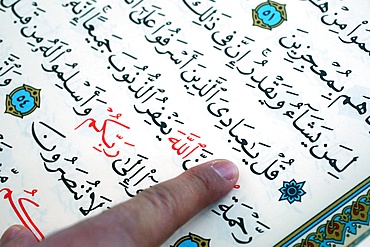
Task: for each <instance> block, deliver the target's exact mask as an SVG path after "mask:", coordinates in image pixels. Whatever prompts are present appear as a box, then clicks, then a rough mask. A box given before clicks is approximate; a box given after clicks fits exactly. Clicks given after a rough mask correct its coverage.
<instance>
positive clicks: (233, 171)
mask: <svg viewBox="0 0 370 247" xmlns="http://www.w3.org/2000/svg"><path fill="white" fill-rule="evenodd" d="M211 167H212V168H213V169H214V170H215V172H216V173H217V174H218V175H220V176H221V177H222V178H224V179H226V180H228V181H231V182H234V183H236V181H237V180H238V178H239V169H238V167H237V166H236V165H235V164H234V163H233V162H231V161H229V160H225V159H219V160H214V161H213V163H212V165H211Z"/></svg>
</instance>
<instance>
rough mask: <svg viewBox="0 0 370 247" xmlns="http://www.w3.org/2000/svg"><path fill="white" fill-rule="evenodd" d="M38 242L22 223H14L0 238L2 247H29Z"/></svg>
mask: <svg viewBox="0 0 370 247" xmlns="http://www.w3.org/2000/svg"><path fill="white" fill-rule="evenodd" d="M36 243H37V241H36V239H35V237H34V236H33V234H32V232H31V231H29V230H28V229H27V228H26V227H24V226H22V225H12V226H11V227H9V228H8V229H7V230H6V231H5V232H4V234H3V235H2V236H1V239H0V246H1V247H7V246H19V247H28V246H32V245H34V244H36Z"/></svg>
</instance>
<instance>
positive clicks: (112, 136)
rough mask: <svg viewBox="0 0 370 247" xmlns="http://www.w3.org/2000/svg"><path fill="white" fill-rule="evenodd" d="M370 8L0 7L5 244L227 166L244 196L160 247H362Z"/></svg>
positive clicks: (196, 4)
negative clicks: (9, 237) (185, 175)
mask: <svg viewBox="0 0 370 247" xmlns="http://www.w3.org/2000/svg"><path fill="white" fill-rule="evenodd" d="M369 8H370V3H369V2H368V1H366V0H361V1H356V2H343V1H330V2H322V1H315V0H313V1H293V0H286V1H279V2H272V1H269V2H268V1H257V0H253V1H241V0H240V1H236V0H234V1H226V0H224V1H221V0H215V1H169V0H167V1H164V0H162V1H154V0H144V1H138V0H136V1H135V0H125V1H110V2H109V3H108V2H106V1H99V0H96V1H92V0H90V1H64V2H59V1H45V0H39V1H35V2H28V1H10V0H0V20H1V24H2V28H1V31H0V62H1V65H0V94H1V103H0V110H1V112H2V114H1V117H0V134H1V136H0V137H1V139H0V148H1V150H0V163H1V166H0V176H1V181H0V182H1V183H0V186H1V188H0V191H1V194H2V195H3V196H4V200H0V208H1V218H2V220H1V224H0V231H4V230H5V229H6V228H7V227H8V226H10V225H11V224H16V223H17V224H19V223H23V224H24V222H26V224H28V225H29V227H30V228H31V230H32V231H33V233H34V234H35V237H36V238H38V239H42V238H43V237H44V236H48V235H49V234H51V233H53V232H55V231H57V230H60V229H62V228H64V227H67V226H70V225H72V224H74V223H76V222H78V221H81V220H83V219H85V218H87V217H90V216H92V215H96V214H98V213H100V212H102V211H104V210H107V209H109V208H110V207H112V206H113V205H116V204H118V203H120V202H123V201H125V200H128V199H130V198H131V197H133V196H135V195H136V194H138V193H140V191H142V190H144V189H146V188H148V187H150V186H153V185H155V184H157V183H158V182H161V181H164V180H166V179H169V178H172V177H174V176H176V175H178V174H180V173H181V172H183V171H184V170H185V169H187V168H190V167H192V166H194V165H196V164H201V163H203V162H206V161H208V160H212V159H217V158H226V159H229V160H231V161H233V162H234V163H235V164H237V165H238V167H239V170H240V179H239V181H238V183H237V186H236V187H235V189H233V190H232V191H231V192H230V193H229V194H228V195H227V196H226V197H225V198H224V199H222V200H221V201H219V202H217V203H216V204H214V205H212V206H210V207H209V208H207V209H205V210H204V211H203V212H202V213H201V214H199V215H197V216H196V217H195V218H194V219H192V220H191V221H190V222H189V223H187V224H186V225H185V226H184V227H182V228H181V229H179V230H178V231H177V232H176V233H175V234H174V235H173V236H172V237H171V238H170V239H169V240H168V241H167V242H166V243H165V244H164V245H163V246H185V244H189V243H191V242H192V241H193V240H192V239H191V235H189V233H191V234H195V235H197V236H199V237H200V238H203V239H208V240H209V242H208V243H207V244H208V245H209V246H239V245H241V246H244V245H249V246H273V245H275V244H278V243H279V244H278V245H279V246H304V244H307V242H310V241H311V242H312V243H315V244H319V243H321V244H329V243H330V244H336V245H337V246H340V245H341V244H342V245H345V244H346V243H349V242H351V241H353V240H354V239H355V238H356V237H358V236H359V235H360V234H361V233H362V232H364V231H365V230H366V229H367V228H368V226H369V219H370V217H369V216H370V215H369V208H370V205H369V199H368V196H369V191H370V190H369V188H370V185H369V184H370V177H369V172H370V166H369V165H368V160H369V158H370V154H369V152H368V147H369V142H370V127H369V125H370V114H369V112H368V108H369V102H370V88H369V83H368V82H369V78H368V73H367V72H368V70H369V65H370V57H369V55H370V31H369V30H370V25H369V24H368V20H369V19H370V18H369V17H370V16H369V14H368V11H367V10H368V9H369ZM21 198H26V199H23V201H22V200H21V201H18V200H19V199H21ZM24 200H28V201H24ZM13 202H14V203H15V204H14V205H13V204H12V203H13ZM334 202H335V203H334ZM22 203H23V204H24V205H25V209H21V206H22V205H23V204H22ZM325 210H326V211H325ZM358 212H360V214H358ZM17 213H19V215H17ZM335 215H344V216H346V217H347V218H346V219H350V220H343V219H344V218H343V217H344V216H343V217H342V218H340V219H339V218H338V217H336V216H335ZM358 215H359V216H358ZM27 216H29V217H27ZM348 217H349V218H348ZM23 221H24V222H23ZM306 223H307V224H306ZM304 224H306V225H305V226H304V227H303V228H302V227H301V226H302V225H304ZM334 226H335V227H334ZM337 226H338V228H336V227H337ZM297 229H299V230H297ZM296 230H297V231H296ZM316 231H317V234H316V235H315V234H314V233H315V232H316ZM310 234H311V235H310ZM312 234H313V235H312ZM184 237H185V238H184ZM181 239H183V240H182V242H181ZM184 239H185V240H184ZM283 239H284V240H283ZM282 240H283V241H282ZM186 241H188V242H186ZM194 241H195V240H194ZM194 241H193V242H192V243H193V244H196V243H195V242H194Z"/></svg>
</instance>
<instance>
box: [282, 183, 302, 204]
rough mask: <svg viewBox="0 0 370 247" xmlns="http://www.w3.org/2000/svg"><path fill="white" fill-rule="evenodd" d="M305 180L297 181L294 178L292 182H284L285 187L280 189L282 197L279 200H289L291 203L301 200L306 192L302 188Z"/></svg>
mask: <svg viewBox="0 0 370 247" xmlns="http://www.w3.org/2000/svg"><path fill="white" fill-rule="evenodd" d="M304 184H305V181H303V182H300V183H297V182H296V181H295V180H294V179H293V180H291V181H290V182H286V181H284V182H283V187H281V188H280V189H279V191H280V192H281V197H280V198H279V201H283V200H287V201H288V202H289V203H290V204H292V203H293V202H301V198H302V196H303V195H304V194H306V192H305V191H304V190H303V189H302V187H303V185H304Z"/></svg>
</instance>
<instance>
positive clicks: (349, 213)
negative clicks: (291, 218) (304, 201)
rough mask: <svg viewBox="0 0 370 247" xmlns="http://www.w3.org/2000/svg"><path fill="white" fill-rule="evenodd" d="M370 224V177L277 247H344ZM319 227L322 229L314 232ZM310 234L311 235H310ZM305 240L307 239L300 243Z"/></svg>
mask: <svg viewBox="0 0 370 247" xmlns="http://www.w3.org/2000/svg"><path fill="white" fill-rule="evenodd" d="M330 216H331V218H330ZM325 220H326V223H325V222H324V221H325ZM369 221H370V176H369V177H368V178H367V179H365V180H364V181H362V182H361V183H360V184H358V185H357V186H356V187H354V188H353V189H352V190H350V191H349V192H347V193H346V194H345V195H344V196H342V197H341V198H339V199H338V200H336V201H335V202H334V203H332V204H331V205H329V206H328V207H326V208H325V209H324V210H322V211H321V212H320V213H319V214H317V215H316V216H315V217H313V218H312V219H311V220H309V221H307V222H306V223H305V224H303V225H302V226H301V227H300V228H298V229H297V230H295V231H294V232H292V233H291V234H289V235H288V236H287V237H286V238H284V239H283V240H282V241H280V242H279V243H278V244H276V245H275V246H276V247H287V246H293V247H319V246H335V245H343V244H344V243H345V242H346V238H349V237H351V234H352V235H354V236H356V235H357V234H358V233H359V230H360V229H361V228H365V229H366V228H367V227H368V226H369ZM317 225H319V226H318V227H317V228H316V229H314V228H315V227H316V226H317ZM364 226H365V227H364ZM366 226H367V227H366ZM309 231H311V232H310V233H309ZM302 237H304V239H302V240H301V242H300V243H298V241H299V239H300V238H302ZM357 237H358V236H357ZM330 244H332V245H330Z"/></svg>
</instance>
